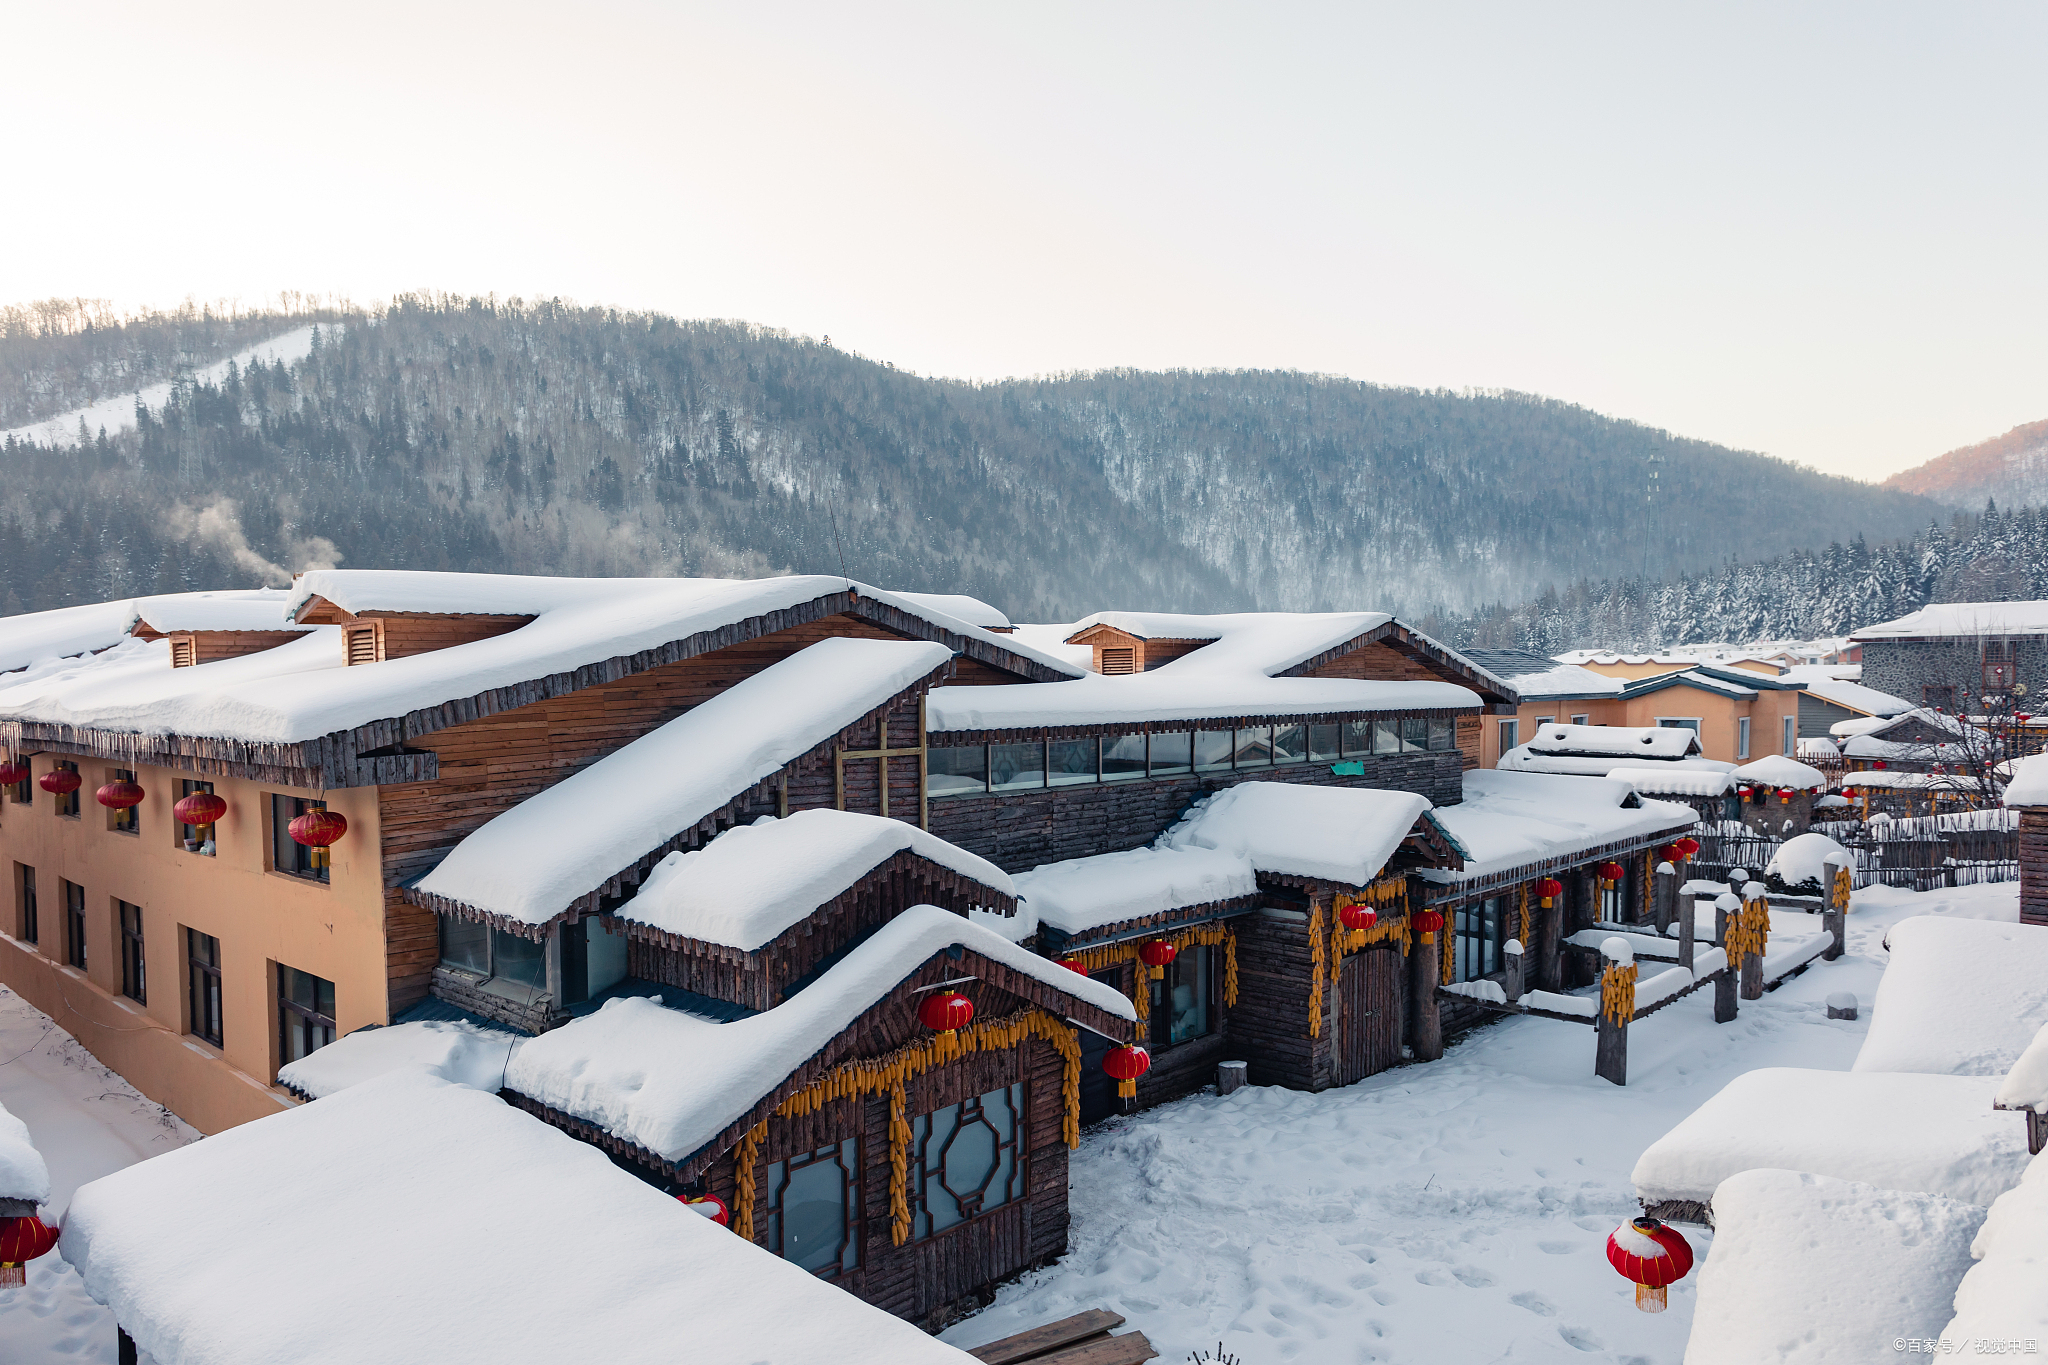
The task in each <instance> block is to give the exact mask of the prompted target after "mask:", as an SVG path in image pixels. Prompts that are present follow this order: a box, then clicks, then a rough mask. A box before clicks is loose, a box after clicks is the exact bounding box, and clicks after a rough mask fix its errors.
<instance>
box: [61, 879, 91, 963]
mask: <svg viewBox="0 0 2048 1365" xmlns="http://www.w3.org/2000/svg"><path fill="white" fill-rule="evenodd" d="M63 887H64V961H65V962H66V963H68V964H69V965H71V966H73V967H76V968H77V969H78V970H79V971H81V972H82V971H84V970H86V966H85V964H86V961H87V957H86V949H87V946H88V940H87V937H86V924H85V888H84V887H82V886H80V885H79V884H78V883H77V882H74V881H72V880H71V879H70V878H69V877H66V878H64V879H63Z"/></svg>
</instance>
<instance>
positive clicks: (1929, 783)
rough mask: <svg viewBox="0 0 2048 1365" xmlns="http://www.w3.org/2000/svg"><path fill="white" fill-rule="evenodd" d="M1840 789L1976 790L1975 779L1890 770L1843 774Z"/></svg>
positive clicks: (1944, 774)
mask: <svg viewBox="0 0 2048 1365" xmlns="http://www.w3.org/2000/svg"><path fill="white" fill-rule="evenodd" d="M1842 787H1843V789H1844V790H1850V789H1854V788H1859V787H1868V788H1870V789H1871V790H1873V791H1928V790H1933V791H1945V792H1973V791H1975V790H1977V779H1976V778H1974V777H1963V776H1959V775H1958V774H1955V773H1907V772H1900V771H1898V770H1897V769H1895V768H1892V769H1886V770H1885V771H1883V772H1875V771H1869V772H1860V773H1844V774H1842Z"/></svg>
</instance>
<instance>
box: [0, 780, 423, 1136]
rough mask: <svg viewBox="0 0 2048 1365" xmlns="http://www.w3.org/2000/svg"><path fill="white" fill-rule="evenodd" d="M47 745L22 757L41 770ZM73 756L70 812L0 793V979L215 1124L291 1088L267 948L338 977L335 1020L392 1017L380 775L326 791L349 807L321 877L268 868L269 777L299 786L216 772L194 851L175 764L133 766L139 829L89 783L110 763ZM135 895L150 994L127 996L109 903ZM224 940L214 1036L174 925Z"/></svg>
mask: <svg viewBox="0 0 2048 1365" xmlns="http://www.w3.org/2000/svg"><path fill="white" fill-rule="evenodd" d="M54 757H55V756H53V755H35V756H33V757H32V758H31V760H30V763H31V767H32V769H33V771H34V775H35V776H36V777H38V778H40V777H41V776H42V775H43V774H44V773H46V772H49V771H50V769H51V767H52V766H53V758H54ZM73 761H75V762H76V763H77V764H78V768H79V774H80V776H81V777H83V778H84V786H83V787H82V788H81V789H80V791H79V802H80V814H79V816H78V817H77V818H75V819H73V818H66V817H62V816H59V815H57V814H56V810H55V800H54V798H53V797H51V796H50V795H49V793H47V792H44V791H42V790H41V789H40V788H39V787H35V786H33V785H32V786H31V792H32V794H33V800H32V801H31V802H30V803H29V804H26V805H24V804H20V803H18V802H16V801H14V800H13V799H12V797H11V796H10V797H9V798H8V799H7V800H6V801H5V802H4V803H0V872H4V873H5V875H6V876H7V885H6V888H5V891H4V899H0V929H5V931H6V934H5V937H4V941H0V980H4V981H6V983H7V984H8V985H9V986H11V987H13V988H14V989H16V990H18V991H20V992H21V993H22V995H24V996H25V997H27V998H28V1000H29V1001H30V1002H31V1003H33V1004H34V1005H35V1006H36V1007H37V1008H39V1009H41V1010H43V1011H45V1012H46V1013H48V1014H50V1015H51V1016H52V1017H53V1018H55V1019H56V1021H57V1023H58V1024H59V1025H60V1026H62V1027H63V1028H64V1029H66V1030H67V1031H69V1032H70V1033H72V1034H73V1035H74V1036H76V1037H77V1038H78V1040H79V1041H80V1042H81V1043H83V1044H84V1045H85V1046H86V1047H87V1048H88V1049H90V1050H91V1051H92V1053H93V1055H95V1056H96V1057H98V1058H99V1059H100V1060H101V1061H103V1062H105V1063H106V1064H107V1065H108V1066H110V1067H112V1068H113V1069H114V1070H115V1071H118V1072H120V1073H121V1074H122V1075H123V1076H125V1077H127V1078H128V1080H129V1081H130V1082H132V1083H133V1084H134V1085H135V1087H136V1088H137V1089H139V1090H141V1091H142V1093H143V1094H145V1095H148V1096H149V1097H150V1098H151V1099H154V1100H157V1101H159V1102H160V1103H163V1104H165V1105H168V1106H169V1107H170V1109H171V1110H172V1111H173V1112H174V1113H176V1114H177V1115H178V1116H179V1117H180V1118H183V1119H184V1120H185V1121H186V1122H188V1123H190V1124H192V1126H193V1127H195V1128H198V1129H199V1130H200V1131H201V1132H207V1133H213V1132H219V1131H220V1130H221V1129H223V1128H228V1127H231V1126H233V1125H235V1124H237V1123H244V1122H247V1121H248V1120H250V1119H252V1118H258V1117H261V1116H262V1115H264V1114H269V1113H275V1112H277V1110H278V1109H279V1108H280V1107H281V1106H283V1105H285V1104H288V1103H289V1102H290V1101H289V1099H288V1098H287V1097H286V1095H285V1092H283V1091H282V1090H278V1089H275V1088H274V1087H273V1086H272V1084H271V1083H272V1081H273V1080H274V1079H275V1077H276V1074H277V1066H278V1060H279V1059H278V1047H279V1043H278V1010H277V973H276V968H277V966H278V965H279V964H283V965H286V966H290V967H295V968H297V969H299V970H300V971H305V972H311V973H312V974H313V975H315V976H319V977H324V978H326V979H327V980H329V981H332V982H333V983H334V985H335V1026H336V1033H337V1035H339V1034H342V1033H347V1032H348V1031H349V1030H351V1029H354V1028H358V1027H360V1026H362V1025H364V1024H382V1023H386V1022H388V1020H387V1018H386V994H385V965H384V917H383V916H384V906H383V888H382V876H381V870H380V866H379V859H378V856H377V850H378V831H377V802H376V792H375V790H374V789H362V790H351V791H339V792H329V793H325V799H326V801H327V804H328V806H329V808H330V809H333V810H336V811H339V812H340V813H341V814H342V815H343V816H345V817H346V818H347V819H348V822H349V830H348V834H347V835H346V836H345V837H344V838H343V839H342V841H341V842H340V843H338V844H336V845H335V846H334V848H333V850H332V864H331V868H330V872H329V881H328V883H327V884H324V885H323V884H321V883H318V882H314V881H308V880H306V879H304V878H300V877H295V876H292V875H290V874H288V873H282V872H275V871H272V870H270V857H269V851H270V847H271V845H270V827H269V822H270V801H269V798H270V796H271V795H272V794H273V793H282V794H286V795H296V796H307V795H312V794H313V793H309V792H306V791H293V790H291V789H289V788H285V787H279V786H272V785H268V784H263V783H257V782H250V781H244V780H241V779H237V778H225V777H212V778H209V779H208V780H210V781H211V782H212V783H213V789H214V791H215V793H216V794H218V795H219V796H221V797H222V798H223V799H225V800H226V801H227V803H228V813H227V814H226V816H224V817H223V818H222V820H221V822H220V824H219V825H218V826H216V829H215V833H216V836H217V844H216V848H217V851H216V854H215V856H213V857H206V856H202V855H200V854H196V853H188V852H186V851H185V850H184V848H183V846H182V845H181V844H180V843H179V842H178V840H177V828H176V824H175V822H174V821H173V819H172V816H171V807H172V805H173V804H174V803H175V802H176V800H177V796H178V790H179V787H178V783H179V779H181V778H186V777H193V776H196V775H195V774H191V773H181V772H174V771H171V770H167V769H162V768H141V769H137V770H136V771H135V777H136V780H137V781H138V782H140V783H141V784H142V786H143V788H144V789H145V790H146V791H147V792H148V793H149V797H148V799H147V800H145V801H144V802H143V803H142V805H141V806H140V807H138V808H137V809H138V812H139V815H140V825H141V828H140V831H139V832H138V833H135V834H123V833H117V832H115V831H113V830H111V829H109V828H108V819H107V817H108V812H107V810H106V809H105V808H104V807H102V806H100V805H99V804H98V803H97V802H95V801H94V800H93V791H94V789H95V788H97V787H98V786H100V785H101V784H102V783H104V782H107V781H110V780H112V779H111V773H112V770H113V769H114V768H115V767H116V766H117V765H116V764H114V763H111V762H108V761H105V760H100V759H90V758H79V759H75V760H73ZM17 864H22V865H27V866H30V867H33V868H34V869H35V871H36V884H37V906H38V919H39V922H40V933H39V935H38V939H39V943H38V944H35V945H31V944H28V943H26V942H24V941H23V939H22V937H21V935H22V929H23V925H22V914H21V911H22V905H21V878H20V875H19V871H18V868H17V866H16V865H17ZM66 881H69V882H73V883H75V884H77V885H79V886H81V887H83V888H84V890H85V926H86V934H85V937H86V970H85V971H84V972H83V973H80V972H79V971H77V970H76V969H75V968H72V967H70V966H69V965H66V951H65V897H64V889H63V885H62V884H63V882H66ZM117 900H125V901H127V902H129V903H130V904H132V905H136V906H140V907H141V909H142V918H143V959H144V963H145V965H146V969H147V990H146V995H147V1003H146V1004H144V1005H137V1004H136V1003H135V1002H134V1001H132V1000H128V999H125V998H124V997H123V996H122V995H121V987H122V981H121V947H120V944H121V936H120V921H119V917H118V911H117V909H116V905H115V902H116V901H117ZM187 928H191V929H196V930H198V931H199V932H201V933H205V934H211V935H213V936H214V937H216V938H218V939H219V940H220V948H221V996H222V1000H221V1019H222V1029H221V1033H222V1041H223V1044H224V1046H223V1047H222V1048H218V1049H217V1048H214V1047H213V1046H211V1045H210V1044H207V1043H205V1042H203V1041H201V1040H199V1039H196V1038H194V1037H191V1036H190V1034H189V1026H190V1016H189V1010H188V997H187V975H188V953H187V942H186V936H185V933H184V931H185V930H186V929H187Z"/></svg>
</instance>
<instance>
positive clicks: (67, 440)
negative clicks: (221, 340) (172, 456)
mask: <svg viewBox="0 0 2048 1365" xmlns="http://www.w3.org/2000/svg"><path fill="white" fill-rule="evenodd" d="M312 350H313V329H312V328H311V327H310V326H308V327H294V328H293V329H292V330H290V331H289V332H280V333H278V334H277V335H276V336H274V337H272V338H270V339H269V340H268V341H259V342H257V343H256V344H255V345H254V346H249V347H245V348H244V349H242V350H239V351H236V352H235V353H234V354H233V355H231V356H229V357H228V358H227V359H226V360H216V361H215V362H214V363H213V364H211V365H202V366H200V367H199V368H197V369H195V370H193V371H192V373H191V376H190V377H189V381H174V380H165V381H164V382H163V383H160V384H151V385H148V386H147V387H145V388H141V389H131V390H129V391H128V392H126V393H118V394H115V395H114V396H113V397H111V398H102V399H101V400H100V401H99V402H97V403H93V404H91V405H89V406H87V407H83V408H73V409H71V411H69V412H63V413H59V414H58V415H57V416H55V417H46V418H44V419H43V420H42V421H40V422H31V423H29V425H27V426H25V427H15V428H13V429H12V430H9V431H0V445H4V444H5V443H6V440H7V438H8V437H9V436H12V437H14V438H15V439H17V440H21V441H33V442H35V443H36V444H37V445H44V446H59V447H63V446H75V445H77V444H78V424H79V423H80V422H84V423H85V430H86V435H87V436H88V437H89V438H96V437H97V436H98V435H99V434H100V428H102V427H104V428H106V430H107V432H108V434H110V435H111V434H113V433H115V432H121V431H127V430H128V429H129V428H131V427H133V426H134V425H135V405H136V404H137V403H140V404H142V406H144V407H146V408H148V409H150V410H151V411H152V412H156V411H161V410H162V408H163V406H164V404H165V403H167V402H169V401H170V398H171V389H172V388H173V386H174V385H175V384H176V383H178V382H190V383H193V384H219V383H221V382H222V381H224V380H225V379H226V378H227V377H228V366H229V364H231V363H232V364H234V365H235V366H237V367H238V368H240V369H245V370H246V369H248V368H249V366H250V364H251V363H252V362H256V361H261V362H262V363H263V364H265V365H275V364H280V363H282V364H284V365H296V364H297V363H298V362H299V361H301V360H304V359H305V358H306V357H307V355H309V354H310V353H311V352H312Z"/></svg>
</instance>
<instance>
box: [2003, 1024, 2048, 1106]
mask: <svg viewBox="0 0 2048 1365" xmlns="http://www.w3.org/2000/svg"><path fill="white" fill-rule="evenodd" d="M1998 1104H1999V1107H2001V1108H2004V1109H2031V1110H2033V1111H2034V1112H2035V1113H2037V1114H2048V1024H2043V1025H2042V1026H2041V1031H2040V1032H2039V1033H2036V1034H2035V1035H2034V1041H2033V1042H2031V1043H2028V1044H2027V1046H2026V1048H2025V1049H2024V1050H2022V1051H2021V1053H2020V1059H2019V1060H2018V1061H2016V1062H2014V1063H2013V1064H2012V1070H2010V1071H2008V1072H2006V1073H2005V1079H2004V1080H2003V1081H2000V1082H1999V1083H1998Z"/></svg>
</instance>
